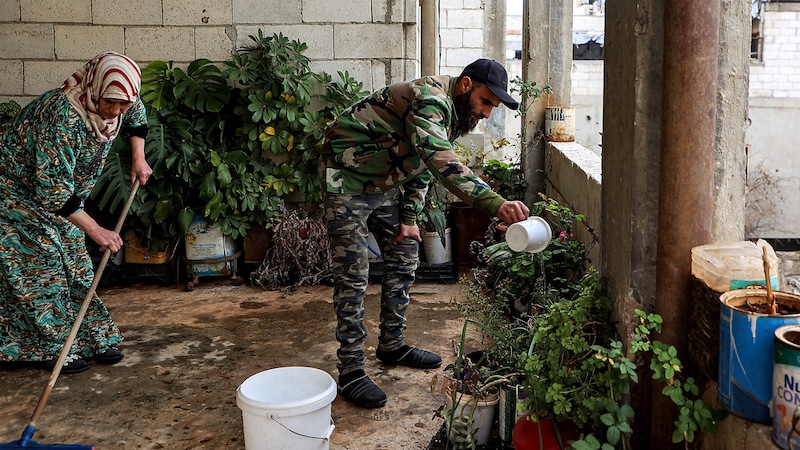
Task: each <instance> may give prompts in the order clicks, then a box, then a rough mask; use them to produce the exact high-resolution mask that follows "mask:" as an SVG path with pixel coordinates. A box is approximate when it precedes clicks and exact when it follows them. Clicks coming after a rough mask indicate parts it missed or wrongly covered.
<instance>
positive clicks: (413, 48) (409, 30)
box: [402, 23, 419, 59]
mask: <svg viewBox="0 0 800 450" xmlns="http://www.w3.org/2000/svg"><path fill="white" fill-rule="evenodd" d="M403 32H404V33H405V34H406V48H405V49H404V52H403V56H402V58H403V59H417V58H419V54H418V51H419V50H418V48H417V39H418V33H419V29H418V28H417V25H416V24H413V23H406V24H403Z"/></svg>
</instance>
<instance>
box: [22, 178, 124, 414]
mask: <svg viewBox="0 0 800 450" xmlns="http://www.w3.org/2000/svg"><path fill="white" fill-rule="evenodd" d="M138 189H139V179H138V178H137V179H136V180H135V181H134V182H133V186H132V187H131V193H130V195H128V200H127V201H125V206H123V207H122V213H121V214H120V215H119V219H118V220H117V225H116V226H115V227H114V231H115V232H116V233H117V234H119V232H120V231H121V230H122V224H123V223H125V217H127V215H128V209H130V207H131V203H133V197H134V196H135V195H136V191H137V190H138ZM109 257H111V249H108V248H106V250H105V251H104V252H103V258H102V259H101V260H100V264H99V265H98V266H97V269H96V270H95V271H94V279H93V280H92V285H91V286H89V291H88V292H87V293H86V297H85V298H84V299H83V304H81V309H80V310H79V311H78V315H77V316H76V317H75V322H73V324H72V330H70V333H69V337H67V341H66V342H64V348H62V349H61V354H60V355H59V357H58V361H56V366H55V367H53V372H52V373H51V374H50V381H49V382H48V383H47V386H45V388H44V391H43V392H42V395H41V397H39V403H37V404H36V409H35V410H34V411H33V415H32V416H31V420H30V423H29V424H28V426H29V427H31V426H33V427H35V426H36V421H37V420H39V416H40V415H41V414H42V411H43V410H44V405H45V403H47V399H48V398H49V397H50V392H52V390H53V386H55V385H56V380H57V379H58V375H59V374H61V368H62V367H63V366H64V361H66V360H67V355H69V350H70V347H72V343H73V342H75V337H76V336H77V335H78V329H79V328H80V326H81V322H83V318H84V316H86V311H87V310H88V309H89V303H91V301H92V297H93V296H94V291H95V290H96V289H97V285H98V284H100V278H101V277H102V276H103V270H105V268H106V264H107V263H108V258H109Z"/></svg>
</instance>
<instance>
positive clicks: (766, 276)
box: [761, 247, 778, 314]
mask: <svg viewBox="0 0 800 450" xmlns="http://www.w3.org/2000/svg"><path fill="white" fill-rule="evenodd" d="M761 248H762V249H763V250H764V252H763V253H762V256H761V259H763V261H764V281H766V283H765V284H766V285H767V300H769V313H770V314H778V308H777V306H776V305H775V293H774V292H772V281H771V280H770V277H769V258H768V257H767V247H761Z"/></svg>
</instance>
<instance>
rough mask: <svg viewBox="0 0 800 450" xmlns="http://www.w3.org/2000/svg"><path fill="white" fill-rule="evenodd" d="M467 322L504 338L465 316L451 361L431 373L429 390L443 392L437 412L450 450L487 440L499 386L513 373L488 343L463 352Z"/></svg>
mask: <svg viewBox="0 0 800 450" xmlns="http://www.w3.org/2000/svg"><path fill="white" fill-rule="evenodd" d="M469 325H473V326H475V327H477V328H478V329H480V330H481V331H482V332H483V333H486V334H491V335H492V336H494V337H495V338H496V339H497V340H498V341H506V340H507V337H506V336H505V335H504V334H503V333H502V332H498V331H497V330H493V329H491V328H489V327H487V326H486V325H484V324H482V323H480V322H477V321H474V320H470V319H466V320H465V321H464V325H463V327H462V330H461V341H460V345H459V349H458V355H457V356H456V361H455V363H453V364H449V365H448V366H447V367H445V368H444V370H443V371H441V372H437V373H436V374H434V376H433V379H432V380H431V393H432V394H433V395H437V394H439V393H444V394H445V404H444V405H443V406H442V407H441V408H440V409H439V411H438V415H439V416H440V417H443V418H444V420H445V429H446V430H447V439H448V442H449V443H450V444H451V446H452V447H449V448H453V449H474V448H475V446H477V445H485V444H486V443H487V441H488V440H489V434H490V431H491V429H492V426H493V422H494V417H495V410H496V409H497V404H498V402H499V400H500V390H499V389H500V387H501V386H503V385H507V384H510V383H511V382H512V381H511V377H513V375H514V374H512V373H509V372H508V371H507V368H505V367H503V366H502V365H501V364H500V363H499V361H498V360H496V359H495V358H494V356H493V355H494V353H493V351H492V348H491V347H492V346H491V345H490V346H489V347H486V348H485V349H483V350H479V351H473V352H469V353H466V352H465V348H466V344H467V342H466V340H467V331H468V327H469ZM508 344H511V343H510V342H509V343H508Z"/></svg>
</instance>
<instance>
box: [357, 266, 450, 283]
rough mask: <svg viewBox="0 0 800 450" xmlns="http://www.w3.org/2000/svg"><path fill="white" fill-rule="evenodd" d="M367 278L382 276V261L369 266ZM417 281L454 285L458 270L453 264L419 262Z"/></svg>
mask: <svg viewBox="0 0 800 450" xmlns="http://www.w3.org/2000/svg"><path fill="white" fill-rule="evenodd" d="M369 276H370V277H372V278H380V277H381V276H383V261H377V262H371V263H370V264H369ZM416 279H417V280H435V281H441V282H443V283H448V284H451V283H455V282H456V281H457V280H458V270H457V269H456V265H455V264H454V263H453V262H448V263H444V264H429V263H425V262H420V263H419V267H417V278H416Z"/></svg>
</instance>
